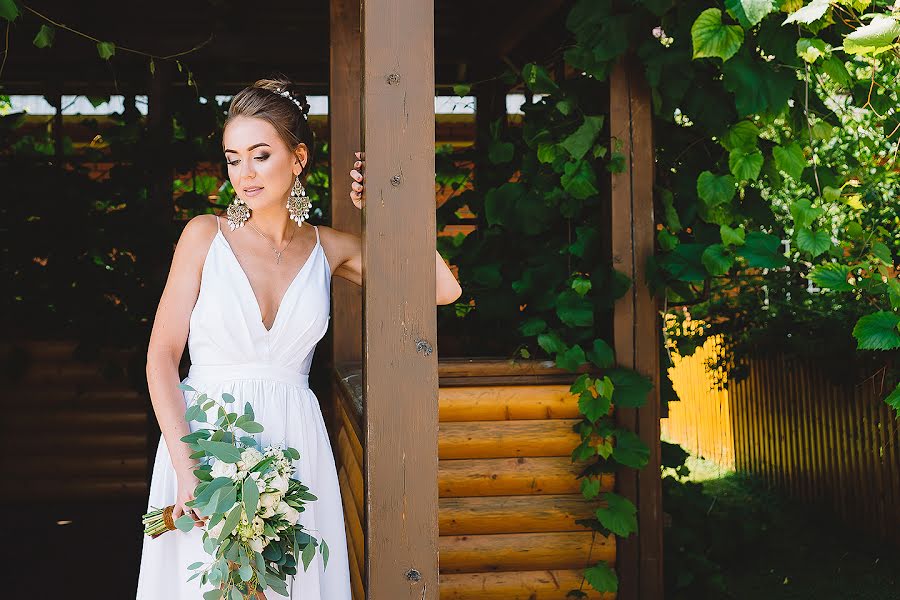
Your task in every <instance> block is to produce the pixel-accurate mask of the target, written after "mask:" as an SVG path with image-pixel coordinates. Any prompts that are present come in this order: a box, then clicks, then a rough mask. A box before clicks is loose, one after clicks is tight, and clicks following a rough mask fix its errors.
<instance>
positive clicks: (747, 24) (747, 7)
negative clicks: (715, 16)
mask: <svg viewBox="0 0 900 600" xmlns="http://www.w3.org/2000/svg"><path fill="white" fill-rule="evenodd" d="M725 8H727V9H728V12H729V13H730V14H731V15H732V16H733V17H734V18H735V19H737V21H738V23H740V24H741V26H742V27H743V28H744V29H750V28H751V27H753V26H754V25H756V24H757V23H759V22H760V21H762V20H763V19H764V18H765V16H766V15H768V14H769V13H770V12H772V11H773V10H776V9H777V8H778V7H777V6H776V5H775V3H774V2H773V1H772V0H725Z"/></svg>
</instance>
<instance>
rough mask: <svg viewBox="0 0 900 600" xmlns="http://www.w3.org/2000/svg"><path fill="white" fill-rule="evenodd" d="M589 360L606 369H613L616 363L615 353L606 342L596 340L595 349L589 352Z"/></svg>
mask: <svg viewBox="0 0 900 600" xmlns="http://www.w3.org/2000/svg"><path fill="white" fill-rule="evenodd" d="M586 356H587V359H588V360H589V361H591V362H592V363H594V364H595V365H597V366H598V367H600V368H601V369H606V368H608V367H611V366H612V365H613V363H614V362H615V352H614V351H613V349H612V347H611V346H610V345H609V344H608V343H606V341H605V340H601V339H599V338H598V339H595V340H594V345H593V347H592V348H591V349H590V350H588V352H587V354H586Z"/></svg>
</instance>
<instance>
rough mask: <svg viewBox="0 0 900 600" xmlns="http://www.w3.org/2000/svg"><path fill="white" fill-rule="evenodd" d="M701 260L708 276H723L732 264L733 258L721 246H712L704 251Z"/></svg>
mask: <svg viewBox="0 0 900 600" xmlns="http://www.w3.org/2000/svg"><path fill="white" fill-rule="evenodd" d="M702 260H703V266H705V267H706V270H707V271H709V274H710V275H724V274H725V273H727V272H728V271H729V270H730V269H731V266H732V265H733V264H734V256H733V255H731V254H729V253H728V250H726V248H725V246H723V245H722V244H713V245H712V246H710V247H708V248H707V249H706V250H704V251H703V258H702Z"/></svg>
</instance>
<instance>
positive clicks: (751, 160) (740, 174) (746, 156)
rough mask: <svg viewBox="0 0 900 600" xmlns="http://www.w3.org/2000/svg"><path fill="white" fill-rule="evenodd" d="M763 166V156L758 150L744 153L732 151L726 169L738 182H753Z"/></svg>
mask: <svg viewBox="0 0 900 600" xmlns="http://www.w3.org/2000/svg"><path fill="white" fill-rule="evenodd" d="M762 166H763V155H762V152H760V151H759V150H754V151H752V152H744V151H743V150H732V151H731V153H730V154H729V155H728V168H729V169H731V173H732V174H733V175H734V177H735V179H737V180H738V181H755V180H756V179H757V178H758V177H759V172H760V171H761V170H762Z"/></svg>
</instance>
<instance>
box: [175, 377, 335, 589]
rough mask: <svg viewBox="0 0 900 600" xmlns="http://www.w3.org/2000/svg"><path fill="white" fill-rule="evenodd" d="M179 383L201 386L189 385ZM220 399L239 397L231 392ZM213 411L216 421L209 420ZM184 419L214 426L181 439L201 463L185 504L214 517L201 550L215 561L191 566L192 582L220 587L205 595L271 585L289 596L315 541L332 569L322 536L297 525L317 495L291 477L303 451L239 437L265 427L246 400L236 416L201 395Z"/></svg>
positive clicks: (185, 525)
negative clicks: (293, 578)
mask: <svg viewBox="0 0 900 600" xmlns="http://www.w3.org/2000/svg"><path fill="white" fill-rule="evenodd" d="M179 387H180V388H181V389H183V390H187V391H192V392H196V390H194V388H192V387H191V386H189V385H186V384H180V385H179ZM222 399H223V400H224V401H225V402H227V403H231V402H234V397H233V396H231V395H230V394H227V393H225V394H222ZM213 411H214V412H215V415H216V417H215V421H214V422H210V420H209V418H210V417H209V414H210V412H213ZM185 419H186V420H187V421H197V422H200V423H208V424H210V425H211V427H209V428H203V429H197V430H196V431H193V432H192V433H190V434H188V435H186V436H184V437H183V438H181V439H182V441H184V442H186V443H187V444H188V445H189V446H190V447H191V449H192V450H193V451H194V453H193V454H192V455H191V458H195V459H200V460H201V463H202V464H201V465H200V466H199V467H198V468H197V469H196V470H195V471H194V473H195V474H196V475H197V477H198V479H200V484H199V485H197V488H196V489H195V490H194V499H193V500H191V501H189V502H187V503H186V504H187V505H188V506H190V507H192V508H194V509H196V510H197V512H199V513H200V514H201V515H203V516H207V517H209V519H208V521H207V524H206V528H205V531H204V532H203V549H204V550H205V551H206V552H207V553H209V554H210V555H211V556H212V557H213V560H212V561H211V563H202V562H197V563H193V564H191V565H190V566H189V567H188V568H189V569H191V570H197V572H196V573H194V574H193V575H192V576H191V577H190V579H188V581H190V580H192V579H195V578H197V577H199V578H200V581H201V583H202V584H207V583H210V584H212V585H215V586H217V589H214V590H209V591H207V592H205V593H204V594H203V598H204V600H238V599H240V598H245V597H255V594H256V592H257V591H263V590H265V589H267V588H272V589H273V590H275V591H276V592H278V593H279V594H282V595H287V594H288V591H287V587H286V583H285V581H286V578H287V576H288V575H296V574H297V561H298V559H300V560H302V562H303V569H304V571H305V570H307V569H308V568H309V565H310V562H311V561H312V559H313V558H314V556H315V551H316V547H317V546H318V548H319V552H320V553H321V555H322V560H323V561H324V564H325V566H326V567H327V565H328V545H327V544H326V543H325V540H321V543H320V541H319V540H317V539H316V538H314V537H312V536H311V535H310V534H309V533H308V532H307V531H306V530H305V529H304V527H303V525H301V524H300V523H299V517H300V513H301V512H303V511H304V505H305V504H306V502H308V501H312V500H316V499H317V498H316V496H315V495H313V494H311V493H310V492H309V488H308V487H307V486H305V485H303V484H302V483H301V482H300V481H299V480H297V479H291V478H290V477H289V475H290V474H291V472H292V471H293V467H292V462H291V461H293V460H298V459H299V458H300V453H299V452H298V451H297V450H296V449H294V448H280V447H278V446H268V447H266V448H265V449H264V450H262V449H260V447H259V444H258V443H257V441H256V439H255V438H253V437H252V436H250V435H238V433H239V430H240V431H243V432H244V433H245V434H255V433H261V432H262V431H263V426H262V425H261V424H260V423H258V422H256V421H255V420H254V414H253V408H252V407H251V405H250V403H249V402H248V403H246V404H245V405H244V413H243V414H241V415H238V414H237V413H234V412H228V411H227V410H226V409H225V407H224V406H223V405H222V404H221V403H219V402H217V401H216V400H214V399H211V398H209V397H208V396H207V395H206V394H205V393H201V394H199V395H197V396H196V397H195V399H194V400H192V401H191V403H190V405H189V406H188V408H187V411H186V412H185ZM175 525H176V526H177V527H178V528H179V529H181V530H182V531H185V532H188V531H190V530H191V528H192V527H194V525H195V524H194V520H193V518H191V517H190V516H182V517H180V518H178V519H177V520H176V521H175Z"/></svg>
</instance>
